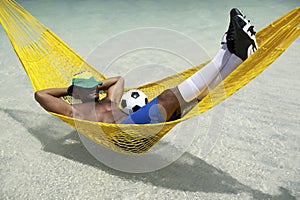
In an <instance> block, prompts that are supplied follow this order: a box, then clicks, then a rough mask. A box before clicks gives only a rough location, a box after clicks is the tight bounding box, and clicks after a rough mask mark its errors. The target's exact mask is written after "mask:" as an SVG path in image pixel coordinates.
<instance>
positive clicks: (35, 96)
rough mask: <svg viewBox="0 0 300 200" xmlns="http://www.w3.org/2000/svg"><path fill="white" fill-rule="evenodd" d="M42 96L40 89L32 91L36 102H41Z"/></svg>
mask: <svg viewBox="0 0 300 200" xmlns="http://www.w3.org/2000/svg"><path fill="white" fill-rule="evenodd" d="M43 96H44V94H43V92H42V91H36V92H35V93H34V99H35V100H36V101H37V102H39V103H41V102H42V100H43Z"/></svg>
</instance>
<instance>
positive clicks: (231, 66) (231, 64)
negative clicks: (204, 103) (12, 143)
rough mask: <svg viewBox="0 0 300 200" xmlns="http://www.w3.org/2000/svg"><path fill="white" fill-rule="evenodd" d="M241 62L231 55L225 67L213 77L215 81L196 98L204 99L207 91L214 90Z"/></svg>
mask: <svg viewBox="0 0 300 200" xmlns="http://www.w3.org/2000/svg"><path fill="white" fill-rule="evenodd" d="M242 62H243V60H242V59H240V58H239V57H237V56H236V55H235V54H231V56H230V58H229V60H228V62H227V63H226V64H225V66H224V67H223V68H222V69H221V71H220V73H219V74H218V75H217V76H216V77H215V79H214V80H213V81H212V82H211V83H210V84H209V86H208V87H207V88H206V89H205V90H204V91H203V92H202V93H201V94H200V96H198V98H199V99H202V98H203V97H205V96H206V95H207V94H208V93H209V90H212V89H213V88H215V87H216V86H217V85H219V83H220V82H221V81H222V80H223V79H225V78H226V77H227V76H228V75H229V74H230V73H231V72H233V70H235V69H236V68H237V67H238V66H239V65H240V64H241V63H242Z"/></svg>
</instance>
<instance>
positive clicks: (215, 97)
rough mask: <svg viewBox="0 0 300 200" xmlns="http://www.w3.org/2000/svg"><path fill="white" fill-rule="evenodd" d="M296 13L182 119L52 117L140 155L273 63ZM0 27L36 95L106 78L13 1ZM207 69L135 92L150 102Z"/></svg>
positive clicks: (2, 5)
mask: <svg viewBox="0 0 300 200" xmlns="http://www.w3.org/2000/svg"><path fill="white" fill-rule="evenodd" d="M299 13H300V7H298V8H295V9H294V10H292V11H290V12H289V13H287V14H285V15H284V16H282V17H280V18H279V19H277V20H276V21H274V22H273V23H271V24H270V25H268V26H267V27H265V28H263V29H262V30H260V31H259V32H258V33H257V34H256V36H257V42H258V44H259V49H258V50H257V52H256V53H255V54H253V55H252V56H251V57H250V58H248V59H247V60H246V61H245V62H243V63H242V64H241V65H240V66H239V67H238V68H237V69H236V70H235V71H233V72H232V73H231V74H230V75H229V76H228V77H227V78H226V79H224V80H223V81H222V83H221V84H219V86H217V87H216V88H215V89H213V90H211V91H210V92H209V94H208V95H207V96H206V97H204V98H203V99H202V100H201V101H200V102H199V103H197V105H195V106H194V107H193V108H192V109H191V110H190V111H189V112H188V113H187V114H186V115H185V116H183V117H182V118H181V119H178V120H175V121H171V122H166V123H159V124H145V125H128V124H108V123H102V122H91V121H86V120H80V119H75V118H71V117H67V116H63V115H59V114H56V113H51V114H52V115H54V116H57V117H59V118H60V119H61V120H62V121H64V122H66V123H68V124H69V125H71V126H73V127H74V128H75V129H77V130H78V131H79V132H80V133H82V134H83V135H85V136H86V137H88V138H89V139H91V140H92V141H94V142H96V143H99V144H101V145H103V146H105V147H107V148H109V149H111V150H114V151H116V152H120V153H126V154H139V153H144V152H146V151H148V150H149V149H150V148H151V147H152V146H153V145H154V144H156V143H157V142H158V141H159V140H160V139H161V138H162V137H163V136H164V135H165V134H166V133H168V131H169V130H171V129H172V128H173V127H174V126H175V125H176V124H178V123H180V122H182V121H184V120H187V119H189V118H191V117H194V116H196V115H199V114H201V113H203V112H205V111H207V110H209V109H210V108H212V107H214V106H216V105H217V104H219V103H220V102H222V101H223V100H225V99H226V98H228V97H229V96H231V95H232V94H234V93H235V92H236V91H237V90H239V89H240V88H242V87H243V86H244V85H246V84H247V83H248V82H249V81H251V80H252V79H253V78H255V77H256V76H257V75H259V74H260V73H261V72H262V71H263V70H264V69H266V68H267V67H268V66H269V65H270V64H271V63H272V62H273V61H275V60H276V58H278V57H279V56H280V55H281V54H282V53H283V52H284V50H285V49H286V48H287V47H288V46H289V45H290V44H291V43H292V42H293V41H294V40H295V39H297V37H298V36H299V34H300V27H299V23H300V14H299ZM0 22H1V24H2V26H3V28H4V30H5V32H6V34H7V36H8V38H9V39H10V41H11V43H12V46H13V48H14V50H15V52H16V54H17V56H18V57H19V59H20V62H21V63H22V65H23V68H24V70H25V71H26V73H27V75H28V77H29V78H30V81H31V83H32V86H33V89H34V91H38V90H42V89H46V88H55V87H67V86H69V84H70V82H71V77H72V75H73V74H75V73H77V72H78V71H83V70H87V71H90V72H92V73H93V75H94V76H95V78H96V79H98V80H102V79H105V75H104V74H102V73H100V72H98V71H97V70H96V69H95V68H94V67H92V66H90V65H89V64H88V63H87V62H86V61H85V60H84V59H83V58H82V57H80V56H79V55H78V54H76V53H75V52H74V51H73V50H72V49H71V48H70V47H69V46H68V45H67V44H66V43H64V42H63V41H62V40H61V39H60V38H59V37H58V36H56V35H55V34H54V33H53V32H52V31H51V30H49V29H48V28H47V27H46V26H44V25H43V24H41V23H40V22H39V21H38V20H37V19H36V18H34V17H33V16H32V15H31V14H30V13H28V12H27V11H26V10H25V9H24V8H22V7H21V6H20V5H19V4H18V3H16V2H15V1H14V0H0ZM205 64H206V63H203V64H200V65H199V66H195V67H192V68H189V69H187V70H185V71H183V72H180V73H178V74H174V75H172V76H169V77H166V78H164V79H161V80H158V81H157V82H155V83H149V84H146V85H142V86H140V87H138V89H140V90H142V91H143V92H145V93H146V95H147V96H148V97H149V99H152V98H154V97H155V96H157V95H158V94H160V93H161V92H162V91H164V90H165V89H167V88H171V87H174V86H176V85H178V84H179V83H180V82H181V81H182V80H184V79H186V78H188V77H190V76H191V75H192V74H194V73H195V72H196V71H197V70H199V69H200V68H201V67H203V66H204V65H205Z"/></svg>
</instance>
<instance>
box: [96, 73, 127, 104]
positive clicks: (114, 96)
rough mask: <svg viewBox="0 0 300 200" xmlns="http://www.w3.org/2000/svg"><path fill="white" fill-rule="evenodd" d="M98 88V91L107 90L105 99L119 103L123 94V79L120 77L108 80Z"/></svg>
mask: <svg viewBox="0 0 300 200" xmlns="http://www.w3.org/2000/svg"><path fill="white" fill-rule="evenodd" d="M98 88H99V90H107V97H106V98H108V99H109V100H111V101H113V102H116V103H119V102H120V100H121V98H122V95H123V92H124V78H122V77H120V76H117V77H112V78H108V79H106V80H104V81H103V84H102V85H99V86H98Z"/></svg>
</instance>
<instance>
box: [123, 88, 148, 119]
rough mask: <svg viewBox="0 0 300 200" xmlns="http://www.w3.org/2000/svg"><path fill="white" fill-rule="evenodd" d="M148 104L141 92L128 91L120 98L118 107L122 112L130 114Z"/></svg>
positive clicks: (135, 90)
mask: <svg viewBox="0 0 300 200" xmlns="http://www.w3.org/2000/svg"><path fill="white" fill-rule="evenodd" d="M147 103H148V98H147V96H146V94H145V93H144V92H142V91H141V90H137V89H134V90H129V91H127V92H125V93H124V94H123V96H122V98H121V102H120V106H121V108H122V110H123V112H125V113H127V114H130V113H132V112H135V111H137V110H138V109H140V108H141V107H143V106H144V105H146V104H147Z"/></svg>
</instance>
